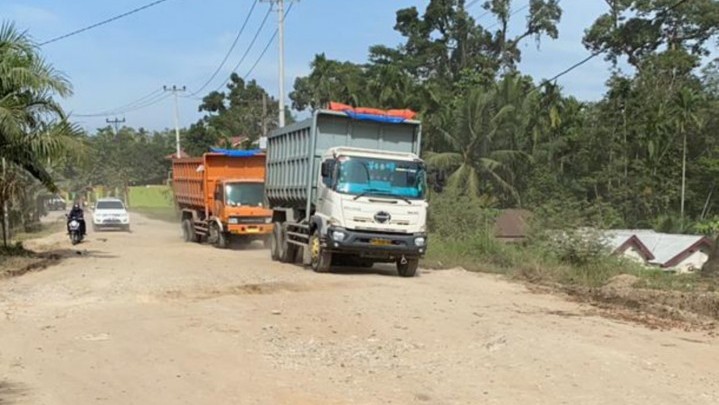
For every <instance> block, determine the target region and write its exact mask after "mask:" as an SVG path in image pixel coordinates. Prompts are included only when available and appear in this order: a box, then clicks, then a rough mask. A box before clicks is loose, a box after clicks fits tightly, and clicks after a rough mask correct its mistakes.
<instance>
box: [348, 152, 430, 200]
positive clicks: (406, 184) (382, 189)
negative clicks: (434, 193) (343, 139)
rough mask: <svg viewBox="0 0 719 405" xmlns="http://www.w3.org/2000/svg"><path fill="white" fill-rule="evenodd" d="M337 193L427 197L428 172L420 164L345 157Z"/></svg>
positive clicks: (414, 197)
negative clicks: (425, 195)
mask: <svg viewBox="0 0 719 405" xmlns="http://www.w3.org/2000/svg"><path fill="white" fill-rule="evenodd" d="M338 162H339V170H338V172H337V183H336V190H337V191H338V192H340V193H345V194H353V195H359V194H364V195H377V196H395V197H400V198H410V199H421V198H424V193H425V191H426V189H427V187H426V173H425V168H424V165H423V164H422V163H420V162H407V161H401V160H400V161H397V160H387V159H374V158H363V157H354V156H353V157H347V156H342V157H340V158H339V159H338Z"/></svg>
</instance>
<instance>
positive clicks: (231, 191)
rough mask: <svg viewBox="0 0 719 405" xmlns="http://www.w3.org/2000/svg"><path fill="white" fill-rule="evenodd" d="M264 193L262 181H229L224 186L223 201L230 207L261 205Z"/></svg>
mask: <svg viewBox="0 0 719 405" xmlns="http://www.w3.org/2000/svg"><path fill="white" fill-rule="evenodd" d="M264 195H265V185H264V184H262V183H230V184H227V185H226V186H225V203H226V204H227V205H229V206H232V207H237V206H240V205H244V206H250V207H261V206H262V201H263V200H264Z"/></svg>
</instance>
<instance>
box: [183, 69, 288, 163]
mask: <svg viewBox="0 0 719 405" xmlns="http://www.w3.org/2000/svg"><path fill="white" fill-rule="evenodd" d="M278 108H279V107H278V103H277V100H276V99H274V98H273V97H271V96H270V95H269V94H268V93H267V91H265V89H263V88H262V86H260V85H259V84H257V82H256V81H254V80H250V81H249V82H245V81H244V80H243V79H242V78H240V77H239V76H238V75H237V74H235V73H233V74H232V75H231V76H230V80H229V83H228V84H227V87H226V91H222V92H219V91H213V92H211V93H209V94H208V95H206V96H205V97H204V98H203V99H202V103H201V104H200V106H199V111H200V112H204V113H205V114H206V115H205V116H204V117H203V118H201V119H200V120H199V121H197V122H196V123H194V124H192V125H190V127H189V128H188V129H187V130H186V131H183V134H182V139H183V144H182V145H183V149H184V151H185V152H187V153H188V154H190V155H191V156H202V154H203V153H205V152H209V150H210V147H225V148H229V149H232V148H233V146H232V144H231V142H230V141H231V139H232V138H233V137H242V138H244V139H245V142H244V143H243V144H242V145H240V148H249V147H250V146H251V145H252V144H253V143H254V142H255V141H257V139H258V138H259V137H260V136H262V135H264V133H265V131H267V132H269V131H271V130H273V129H275V128H277V126H278V120H279V117H278V116H279V109H278ZM285 118H286V123H287V124H291V123H292V122H293V118H292V114H291V113H290V111H289V110H286V112H285Z"/></svg>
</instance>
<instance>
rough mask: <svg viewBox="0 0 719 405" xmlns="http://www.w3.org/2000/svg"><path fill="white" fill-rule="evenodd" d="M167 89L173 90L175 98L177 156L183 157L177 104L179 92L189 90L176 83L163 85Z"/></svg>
mask: <svg viewBox="0 0 719 405" xmlns="http://www.w3.org/2000/svg"><path fill="white" fill-rule="evenodd" d="M162 89H163V90H165V91H171V92H172V95H173V96H174V98H175V145H176V146H177V155H176V156H177V158H178V159H179V158H180V157H182V148H180V107H178V105H177V93H182V92H184V91H186V90H187V88H186V87H185V86H182V87H177V86H175V85H174V84H173V85H172V87H169V86H162Z"/></svg>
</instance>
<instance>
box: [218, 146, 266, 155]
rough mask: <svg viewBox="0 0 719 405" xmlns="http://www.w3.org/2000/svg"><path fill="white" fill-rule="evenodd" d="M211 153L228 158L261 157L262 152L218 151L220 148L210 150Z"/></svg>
mask: <svg viewBox="0 0 719 405" xmlns="http://www.w3.org/2000/svg"><path fill="white" fill-rule="evenodd" d="M210 150H211V151H212V153H221V154H223V155H225V156H229V157H253V156H258V155H261V154H262V153H263V152H262V151H261V150H260V149H252V150H234V149H220V148H210Z"/></svg>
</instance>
